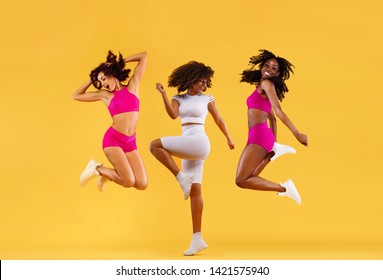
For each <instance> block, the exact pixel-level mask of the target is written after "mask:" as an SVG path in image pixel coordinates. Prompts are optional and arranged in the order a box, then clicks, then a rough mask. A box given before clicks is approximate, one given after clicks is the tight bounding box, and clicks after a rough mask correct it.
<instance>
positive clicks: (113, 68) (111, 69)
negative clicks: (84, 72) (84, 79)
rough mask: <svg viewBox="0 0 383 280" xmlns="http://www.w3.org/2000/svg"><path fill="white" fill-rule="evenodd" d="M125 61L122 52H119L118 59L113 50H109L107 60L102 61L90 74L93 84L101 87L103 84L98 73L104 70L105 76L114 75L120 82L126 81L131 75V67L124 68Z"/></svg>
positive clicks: (98, 87)
mask: <svg viewBox="0 0 383 280" xmlns="http://www.w3.org/2000/svg"><path fill="white" fill-rule="evenodd" d="M124 67H125V62H124V58H123V57H122V54H121V53H119V55H118V59H117V56H116V55H115V54H114V53H113V52H112V51H109V52H108V56H107V57H106V62H103V63H101V64H100V65H99V66H97V67H96V68H95V69H93V70H92V71H91V72H90V74H89V76H90V79H91V80H92V84H93V86H94V87H95V88H97V89H101V88H102V85H101V83H100V81H99V80H98V79H97V77H98V74H99V73H100V72H103V73H104V74H105V76H110V75H111V76H113V77H115V78H116V79H118V80H119V81H120V82H123V81H125V80H126V79H127V78H128V77H129V73H130V71H131V70H130V69H124Z"/></svg>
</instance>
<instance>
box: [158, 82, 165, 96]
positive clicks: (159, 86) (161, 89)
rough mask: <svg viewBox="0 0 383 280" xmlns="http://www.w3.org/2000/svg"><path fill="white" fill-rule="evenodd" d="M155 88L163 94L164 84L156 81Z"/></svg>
mask: <svg viewBox="0 0 383 280" xmlns="http://www.w3.org/2000/svg"><path fill="white" fill-rule="evenodd" d="M156 89H157V90H158V91H159V92H161V93H162V94H165V89H164V86H163V85H162V84H161V83H156Z"/></svg>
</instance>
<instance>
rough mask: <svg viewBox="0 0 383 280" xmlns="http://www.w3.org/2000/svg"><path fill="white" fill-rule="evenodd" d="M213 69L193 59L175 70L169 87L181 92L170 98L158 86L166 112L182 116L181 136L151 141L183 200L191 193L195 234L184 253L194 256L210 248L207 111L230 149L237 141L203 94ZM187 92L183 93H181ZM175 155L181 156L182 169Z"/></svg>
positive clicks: (154, 153)
mask: <svg viewBox="0 0 383 280" xmlns="http://www.w3.org/2000/svg"><path fill="white" fill-rule="evenodd" d="M213 74H214V71H213V70H212V69H211V68H210V67H209V66H206V65H204V64H203V63H200V62H196V61H191V62H189V63H186V64H184V65H182V66H180V67H178V68H177V69H175V70H174V71H173V73H172V74H171V75H170V77H169V81H168V86H169V87H176V88H177V90H178V94H177V95H175V96H173V98H172V99H171V101H169V99H168V97H167V95H166V92H165V90H164V87H163V86H162V84H160V83H157V85H156V88H157V90H158V91H159V92H160V93H161V96H162V99H163V102H164V105H165V109H166V112H167V113H168V115H169V116H170V117H171V118H172V119H176V118H177V117H179V118H180V120H181V124H182V136H169V137H162V138H159V139H156V140H154V141H152V143H151V144H150V151H151V153H152V154H153V155H154V156H155V157H156V158H157V159H158V160H159V161H160V162H161V163H162V164H163V165H164V166H165V167H166V168H167V169H169V170H170V172H172V174H173V175H174V176H175V178H176V180H177V181H178V182H179V184H180V186H181V188H182V191H183V195H184V199H185V200H186V199H187V198H188V197H189V196H190V203H191V213H192V222H193V236H192V241H191V244H190V246H189V248H188V249H187V250H186V251H185V252H184V255H185V256H191V255H194V254H196V253H197V252H199V251H201V250H203V249H205V248H207V244H206V242H205V241H204V239H203V237H202V234H201V223H202V209H203V201H202V194H201V184H202V174H203V164H204V160H205V159H206V158H207V156H208V155H209V152H210V142H209V138H208V137H207V135H206V133H205V128H204V123H205V119H206V116H207V114H208V112H210V114H211V115H212V117H213V119H214V121H215V123H216V124H217V126H218V127H219V129H220V130H221V131H222V133H223V134H224V135H225V137H226V139H227V143H228V146H229V148H230V149H234V143H233V141H232V140H231V138H230V135H229V132H228V131H227V129H226V126H225V123H224V121H223V119H222V117H221V116H220V115H219V113H218V110H217V107H216V105H215V99H214V97H213V96H212V95H210V94H203V93H202V92H204V91H205V90H206V88H208V87H211V78H212V77H213ZM182 92H185V93H183V94H180V93H182ZM172 156H175V157H178V158H181V159H182V171H181V170H180V169H179V167H178V166H177V164H176V163H175V161H174V159H173V157H172Z"/></svg>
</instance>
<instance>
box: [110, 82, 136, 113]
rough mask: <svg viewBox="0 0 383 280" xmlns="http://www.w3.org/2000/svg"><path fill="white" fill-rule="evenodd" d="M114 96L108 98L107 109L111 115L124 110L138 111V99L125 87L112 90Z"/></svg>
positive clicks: (124, 111)
mask: <svg viewBox="0 0 383 280" xmlns="http://www.w3.org/2000/svg"><path fill="white" fill-rule="evenodd" d="M113 94H114V96H113V98H112V99H111V100H110V103H109V106H108V110H109V112H110V115H111V116H112V117H113V116H115V115H117V114H121V113H126V112H133V111H135V112H138V111H139V109H140V100H139V99H138V98H137V96H136V95H134V94H133V93H131V92H130V91H128V89H127V88H126V87H123V88H122V89H120V90H116V91H114V92H113Z"/></svg>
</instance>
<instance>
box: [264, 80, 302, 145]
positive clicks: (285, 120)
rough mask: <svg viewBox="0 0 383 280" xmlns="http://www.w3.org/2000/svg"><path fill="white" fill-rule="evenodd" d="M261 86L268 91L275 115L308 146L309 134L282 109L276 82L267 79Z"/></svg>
mask: <svg viewBox="0 0 383 280" xmlns="http://www.w3.org/2000/svg"><path fill="white" fill-rule="evenodd" d="M261 87H262V89H263V90H264V91H265V92H266V94H267V97H268V98H269V100H270V102H271V105H272V107H273V110H274V112H275V115H277V117H278V118H279V119H280V120H281V121H282V122H283V123H284V124H285V125H286V126H287V127H288V129H290V131H291V133H292V134H293V135H294V136H295V138H296V139H297V140H298V141H299V142H300V143H301V144H303V145H305V146H307V145H308V139H307V135H306V134H303V133H301V132H299V130H298V129H297V128H296V127H295V126H294V124H293V123H292V121H291V120H290V119H289V117H288V116H287V115H286V114H285V113H284V112H283V111H282V108H281V105H280V103H279V99H278V96H277V93H276V91H275V87H274V84H273V83H272V82H271V81H269V80H265V81H263V82H262V85H261Z"/></svg>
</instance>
